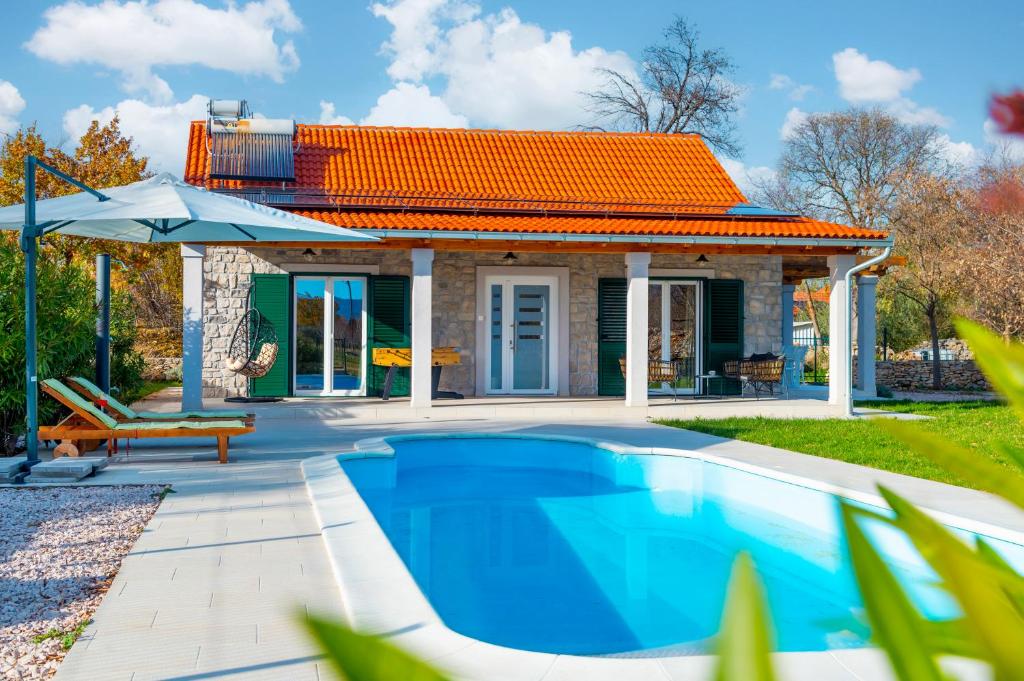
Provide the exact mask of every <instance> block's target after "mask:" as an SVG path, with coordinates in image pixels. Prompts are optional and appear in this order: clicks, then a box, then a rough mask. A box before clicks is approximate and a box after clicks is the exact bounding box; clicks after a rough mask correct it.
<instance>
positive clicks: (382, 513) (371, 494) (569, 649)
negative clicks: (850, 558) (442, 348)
mask: <svg viewBox="0 0 1024 681" xmlns="http://www.w3.org/2000/svg"><path fill="white" fill-rule="evenodd" d="M683 454H685V453H683ZM339 461H340V463H341V469H342V471H343V472H344V474H345V477H346V478H347V481H348V483H350V484H351V486H352V487H353V488H354V490H355V492H357V493H358V495H357V496H358V499H359V501H361V503H362V504H364V505H365V509H366V510H368V512H369V513H372V517H373V518H374V519H375V520H376V524H377V525H378V526H379V528H378V531H383V534H384V535H385V536H386V537H387V540H388V541H389V542H390V545H391V547H392V548H393V551H394V552H395V553H397V555H398V556H399V557H400V559H401V562H402V563H403V564H404V568H405V569H406V570H407V572H408V574H410V575H411V576H412V578H413V579H414V580H415V584H416V585H417V586H418V588H419V590H420V591H421V592H422V594H423V596H425V597H426V600H427V601H428V602H429V606H430V607H431V608H432V609H433V611H435V612H436V615H437V616H438V617H439V618H440V620H441V621H442V622H443V623H444V624H445V625H446V626H447V627H448V628H450V629H452V630H454V631H456V632H458V633H460V634H462V635H464V636H467V637H470V638H472V639H477V640H480V641H485V642H488V643H492V644H495V645H499V646H506V647H510V648H515V649H520V650H528V651H539V652H547V653H558V654H576V655H595V654H598V655H607V654H619V653H630V652H634V651H649V650H651V649H664V650H663V651H662V652H665V653H667V654H674V655H686V654H702V653H705V652H707V641H708V639H709V638H710V637H712V636H713V635H714V634H715V632H717V630H718V625H719V617H720V613H721V608H722V604H723V601H724V595H725V589H726V582H727V580H728V576H729V570H730V567H731V564H732V561H733V559H734V557H735V554H736V552H737V551H739V550H746V551H749V552H750V553H751V554H752V556H753V558H754V561H755V563H756V564H757V568H758V570H759V572H760V574H761V576H762V579H763V580H764V582H765V590H766V593H767V597H768V600H769V605H770V607H771V612H772V617H773V620H774V625H775V629H776V643H777V648H778V650H780V651H789V652H796V651H822V650H833V649H837V648H855V647H861V646H864V645H866V641H867V637H868V631H867V628H866V626H865V624H864V620H863V616H862V612H861V603H860V601H859V598H858V596H857V593H856V589H855V586H854V581H853V577H852V574H851V572H850V568H849V565H848V564H847V561H846V559H845V557H844V553H843V548H842V546H841V540H840V532H839V529H838V518H837V513H836V501H835V499H834V497H832V496H831V495H829V494H826V493H824V492H822V491H819V490H816V489H810V488H808V487H804V486H800V485H797V484H792V483H790V482H784V481H782V480H779V479H775V478H773V477H767V476H765V475H759V474H757V473H755V472H751V471H745V470H739V469H737V468H733V467H730V466H726V465H721V464H718V463H712V462H709V461H706V460H703V459H701V458H696V457H687V456H663V455H650V454H636V453H632V452H630V451H629V450H628V449H625V448H622V447H613V446H608V445H602V444H599V443H594V442H589V441H584V440H579V439H574V438H534V437H527V438H524V437H522V436H514V437H507V436H506V437H503V436H494V435H487V436H483V435H470V436H466V435H459V436H445V437H437V436H402V437H393V438H388V439H387V442H383V441H382V442H379V443H377V444H374V445H369V446H364V447H363V451H361V452H359V453H357V454H355V455H345V456H342V457H339ZM869 530H870V533H871V534H872V535H873V537H874V539H875V540H876V542H877V543H879V544H880V545H882V546H883V547H884V549H885V551H886V554H887V556H888V557H889V559H890V562H891V564H893V565H894V567H896V568H897V569H898V571H899V577H900V579H901V580H902V581H903V582H904V583H905V584H906V585H908V586H909V588H910V589H911V593H912V596H913V598H914V600H915V601H916V602H917V604H918V605H919V607H921V608H922V609H923V611H924V612H925V613H926V614H927V615H928V616H929V617H931V618H933V619H945V618H951V617H955V616H956V615H957V610H956V608H955V605H954V604H952V603H951V602H949V601H948V599H946V598H945V597H944V595H943V594H942V593H941V592H940V591H938V590H937V589H936V588H935V587H934V578H935V576H934V575H933V574H932V573H931V571H930V570H929V569H928V568H927V566H925V565H923V564H922V563H921V562H920V560H919V559H917V558H916V556H915V554H914V552H913V550H912V549H911V547H910V546H909V544H908V543H907V542H906V541H905V540H904V539H903V538H902V537H901V536H899V535H898V534H896V533H894V532H892V531H891V530H887V529H886V528H884V527H882V526H877V527H871V528H869ZM359 536H362V535H359ZM992 543H993V544H994V545H996V546H997V547H998V548H999V550H1000V551H1001V552H1002V553H1003V554H1004V555H1005V556H1007V557H1008V559H1010V560H1011V561H1013V562H1015V563H1017V564H1018V565H1024V549H1022V547H1020V546H1018V545H1016V544H1011V543H1009V542H1005V541H1001V540H999V539H992ZM374 555H377V554H374ZM375 560H378V561H380V562H379V563H378V567H379V569H380V570H381V571H386V569H388V568H387V566H385V564H384V563H383V561H386V560H387V558H386V557H385V556H383V555H380V557H379V558H378V559H375ZM364 562H365V556H364ZM364 567H366V568H367V569H368V570H369V571H370V572H372V571H373V568H372V566H368V565H367V566H364ZM342 572H344V569H342ZM357 577H358V576H357ZM363 578H364V579H367V580H371V579H372V578H373V576H372V575H365V576H364V577H363ZM396 600H397V599H396ZM396 607H399V606H396Z"/></svg>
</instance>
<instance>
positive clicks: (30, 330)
mask: <svg viewBox="0 0 1024 681" xmlns="http://www.w3.org/2000/svg"><path fill="white" fill-rule="evenodd" d="M37 237H38V234H37V233H36V159H35V157H34V156H28V157H26V158H25V226H24V228H23V229H22V231H21V250H23V251H24V252H25V417H26V420H27V430H26V431H25V448H26V450H27V451H26V457H27V458H28V461H27V464H28V467H29V468H31V467H32V466H34V465H36V464H37V463H39V438H38V433H39V392H38V384H37V377H36V255H37V250H38V241H37V240H36V239H37Z"/></svg>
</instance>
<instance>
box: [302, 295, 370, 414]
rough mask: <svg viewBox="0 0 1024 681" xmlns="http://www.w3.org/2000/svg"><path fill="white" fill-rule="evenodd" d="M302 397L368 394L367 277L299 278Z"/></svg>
mask: <svg viewBox="0 0 1024 681" xmlns="http://www.w3.org/2000/svg"><path fill="white" fill-rule="evenodd" d="M292 303H293V305H292V319H293V320H294V334H293V338H294V339H295V343H294V344H293V347H294V351H293V366H294V367H295V373H294V375H293V377H292V379H293V385H292V387H293V390H294V393H295V394H296V395H365V394H366V370H365V369H366V278H365V277H327V276H303V277H295V280H294V294H293V300H292Z"/></svg>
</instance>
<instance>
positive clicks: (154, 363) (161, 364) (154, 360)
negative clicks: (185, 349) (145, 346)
mask: <svg viewBox="0 0 1024 681" xmlns="http://www.w3.org/2000/svg"><path fill="white" fill-rule="evenodd" d="M143 359H144V360H145V361H146V367H145V368H144V369H143V370H142V377H143V378H145V379H146V380H147V381H167V380H173V379H180V378H181V357H143Z"/></svg>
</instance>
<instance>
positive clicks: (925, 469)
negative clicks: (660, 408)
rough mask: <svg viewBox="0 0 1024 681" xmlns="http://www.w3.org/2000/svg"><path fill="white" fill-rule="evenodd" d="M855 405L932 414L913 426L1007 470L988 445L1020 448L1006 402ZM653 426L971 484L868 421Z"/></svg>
mask: <svg viewBox="0 0 1024 681" xmlns="http://www.w3.org/2000/svg"><path fill="white" fill-rule="evenodd" d="M858 406H865V407H878V408H881V409H887V410H889V411H899V412H906V413H912V414H923V415H926V416H931V417H932V419H931V420H927V421H916V422H915V423H917V424H918V425H920V427H921V428H925V429H927V430H930V431H932V432H934V433H937V434H939V435H941V436H943V437H945V438H948V439H949V440H950V441H952V442H956V443H958V444H961V445H964V446H966V447H969V448H970V449H972V450H974V451H975V452H977V453H978V456H984V457H987V458H989V459H991V460H993V461H996V462H998V463H1000V464H1002V465H1004V466H1009V464H1008V462H1007V461H1006V460H1005V459H1004V458H1003V457H1001V456H1000V455H999V454H997V453H996V452H995V451H993V448H992V443H994V442H998V441H1005V442H1009V443H1011V444H1014V445H1016V446H1018V447H1024V428H1022V427H1021V423H1020V421H1019V420H1017V418H1016V417H1015V416H1014V414H1013V412H1012V410H1011V409H1010V407H1008V406H1006V405H1005V404H1000V403H993V402H984V401H972V402H946V403H940V402H858ZM658 423H661V424H663V425H666V426H673V427H675V428H686V429H688V430H696V431H699V432H701V433H708V434H710V435H718V436H720V437H729V438H734V439H737V440H744V441H746V442H756V443H758V444H763V445H771V446H773V447H781V448H782V449H791V450H793V451H795V452H803V453H805V454H813V455H815V456H823V457H825V458H828V459H838V460H840V461H846V462H848V463H856V464H860V465H862V466H871V467H873V468H881V469H883V470H887V471H893V472H894V473H903V474H905V475H913V476H916V477H919V478H927V479H929V480H939V481H941V482H948V483H950V484H953V485H961V486H964V487H971V486H972V485H968V484H967V483H965V482H964V481H963V480H961V479H960V478H958V477H957V476H955V475H953V474H951V473H948V472H947V471H946V470H945V469H943V468H940V467H938V466H936V465H935V464H933V463H932V462H931V460H930V459H928V458H926V457H924V456H921V455H919V454H916V453H913V452H910V451H907V450H906V449H905V448H904V447H903V446H902V445H901V444H900V443H898V442H896V441H895V440H893V439H892V438H891V437H889V436H888V435H886V434H885V433H884V432H883V431H882V430H881V429H880V428H878V426H877V425H876V423H874V422H873V421H871V420H866V419H859V420H856V421H848V420H844V419H788V420H787V419H768V418H730V419H721V420H713V419H692V420H665V421H659V422H658Z"/></svg>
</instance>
